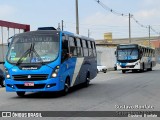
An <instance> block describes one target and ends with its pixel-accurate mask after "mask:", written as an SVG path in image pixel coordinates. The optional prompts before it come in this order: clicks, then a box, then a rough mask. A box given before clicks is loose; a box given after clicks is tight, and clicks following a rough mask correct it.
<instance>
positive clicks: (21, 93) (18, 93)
mask: <svg viewBox="0 0 160 120" xmlns="http://www.w3.org/2000/svg"><path fill="white" fill-rule="evenodd" d="M17 95H18V96H19V97H24V95H25V92H17Z"/></svg>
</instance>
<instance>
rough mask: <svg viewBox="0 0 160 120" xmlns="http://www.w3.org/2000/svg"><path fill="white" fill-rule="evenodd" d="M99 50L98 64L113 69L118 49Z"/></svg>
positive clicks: (103, 48)
mask: <svg viewBox="0 0 160 120" xmlns="http://www.w3.org/2000/svg"><path fill="white" fill-rule="evenodd" d="M96 48H97V64H101V65H106V66H107V67H108V68H113V67H114V64H115V63H116V57H115V50H116V48H109V47H100V46H96Z"/></svg>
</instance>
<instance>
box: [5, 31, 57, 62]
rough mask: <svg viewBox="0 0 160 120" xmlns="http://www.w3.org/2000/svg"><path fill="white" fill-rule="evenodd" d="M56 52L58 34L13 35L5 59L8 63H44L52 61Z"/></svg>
mask: <svg viewBox="0 0 160 120" xmlns="http://www.w3.org/2000/svg"><path fill="white" fill-rule="evenodd" d="M58 53H59V35H58V34H27V35H26V34H24V35H23V34H22V35H17V36H15V37H13V40H12V43H11V45H10V49H9V51H8V54H7V61H8V62H10V63H40V62H44V63H45V62H51V61H54V60H55V59H56V58H57V57H58Z"/></svg>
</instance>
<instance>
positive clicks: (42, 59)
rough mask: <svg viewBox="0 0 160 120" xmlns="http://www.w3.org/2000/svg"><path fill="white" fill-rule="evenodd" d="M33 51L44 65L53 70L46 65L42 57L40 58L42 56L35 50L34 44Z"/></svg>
mask: <svg viewBox="0 0 160 120" xmlns="http://www.w3.org/2000/svg"><path fill="white" fill-rule="evenodd" d="M32 51H33V52H34V53H35V55H36V56H37V57H38V58H40V60H41V64H42V65H46V66H48V67H50V68H52V67H51V66H49V65H47V64H46V63H44V61H43V59H42V58H41V56H40V55H39V54H38V53H37V51H36V50H35V49H34V44H33V50H32ZM52 69H54V68H52Z"/></svg>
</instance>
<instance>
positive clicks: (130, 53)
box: [117, 49, 138, 60]
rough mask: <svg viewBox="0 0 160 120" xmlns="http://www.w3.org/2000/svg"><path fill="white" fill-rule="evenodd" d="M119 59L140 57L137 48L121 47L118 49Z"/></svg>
mask: <svg viewBox="0 0 160 120" xmlns="http://www.w3.org/2000/svg"><path fill="white" fill-rule="evenodd" d="M117 58H118V60H136V59H138V50H137V49H120V50H118V57H117Z"/></svg>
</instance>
